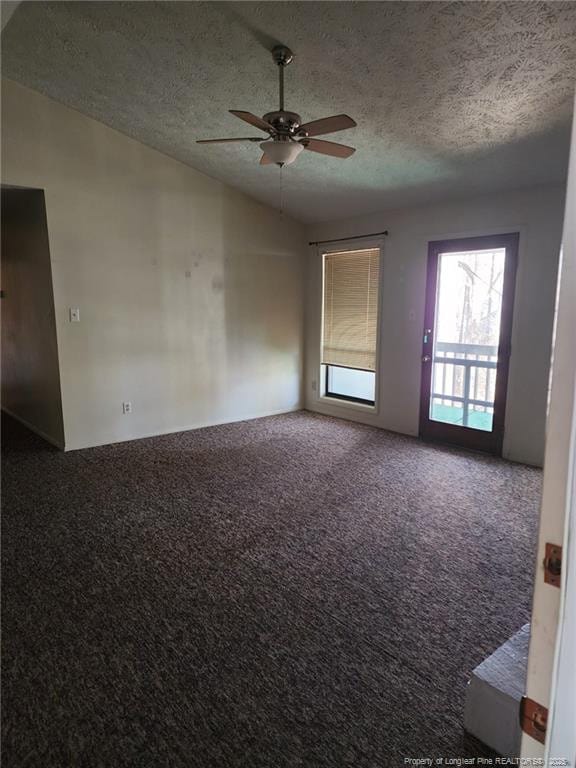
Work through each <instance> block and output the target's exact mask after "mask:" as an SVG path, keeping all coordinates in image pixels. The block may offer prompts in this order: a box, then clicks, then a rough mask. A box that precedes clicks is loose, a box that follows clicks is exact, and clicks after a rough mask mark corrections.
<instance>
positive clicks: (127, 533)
mask: <svg viewBox="0 0 576 768" xmlns="http://www.w3.org/2000/svg"><path fill="white" fill-rule="evenodd" d="M540 486H541V473H540V472H539V471H538V470H535V469H531V468H528V467H523V466H519V465H514V464H510V463H507V462H504V461H500V460H497V459H493V458H489V457H485V456H481V455H474V454H469V453H465V452H463V451H458V450H453V449H445V448H439V447H433V446H429V445H425V444H422V443H420V442H418V441H417V440H414V439H412V438H408V437H401V436H398V435H393V434H389V433H386V432H383V431H380V430H376V429H373V428H370V427H365V426H361V425H357V424H352V423H350V422H345V421H340V420H337V419H331V418H326V417H321V416H317V415H312V414H309V413H304V412H301V413H294V414H288V415H285V416H278V417H271V418H266V419H259V420H255V421H251V422H245V423H241V424H232V425H226V426H219V427H212V428H209V429H202V430H198V431H195V432H184V433H179V434H174V435H167V436H164V437H158V438H153V439H147V440H141V441H134V442H130V443H123V444H118V445H112V446H105V447H102V448H95V449H90V450H85V451H77V452H72V453H68V454H64V453H60V452H58V451H56V450H55V449H53V448H52V447H50V446H49V445H47V444H46V443H44V442H43V441H42V440H40V439H39V438H37V437H36V436H35V435H33V434H32V433H30V432H28V431H27V430H25V429H24V428H23V427H21V426H20V425H19V424H17V423H16V422H14V421H13V420H11V419H8V418H5V419H4V421H3V510H4V523H3V553H2V554H3V576H4V589H3V610H4V632H3V634H4V651H3V685H4V698H3V719H4V728H3V763H4V765H5V766H6V767H7V768H20V767H21V766H34V767H36V766H38V768H40V767H42V768H52V766H54V767H56V766H58V768H65V767H66V766H71V767H72V766H73V767H74V768H84V767H86V768H92V767H93V766H94V767H95V766H106V767H107V768H108V767H110V768H112V767H114V768H120V767H122V766H139V767H147V766H154V767H158V768H160V767H164V766H165V767H166V768H168V767H170V768H173V767H174V768H180V766H182V767H184V766H186V768H191V767H192V768H204V767H208V766H210V767H212V766H215V767H218V768H227V766H230V767H233V766H234V767H236V766H246V767H247V768H248V767H249V768H264V767H266V768H285V767H287V766H314V767H318V768H321V767H324V766H355V768H386V766H402V765H404V758H405V757H422V756H433V757H438V756H450V757H455V756H473V755H484V754H490V753H489V752H488V751H487V750H485V749H484V748H483V747H482V746H481V745H479V744H478V743H477V742H474V741H472V740H469V739H468V738H466V737H465V736H464V734H463V731H462V725H461V724H462V708H463V702H464V693H465V685H466V681H467V679H468V676H469V674H470V672H471V670H472V669H473V667H474V666H475V665H476V664H477V663H478V662H480V661H481V660H482V659H483V658H484V657H485V656H486V655H487V654H489V653H490V652H491V651H493V650H494V649H495V648H496V647H497V646H498V645H499V644H500V643H502V642H503V641H504V640H506V639H507V638H508V637H509V636H510V635H511V634H512V633H513V632H514V631H516V630H517V629H518V628H519V627H520V626H521V625H522V624H524V623H525V622H526V621H527V620H528V618H529V606H530V596H531V582H532V575H533V568H534V553H535V541H536V529H537V514H538V504H539V495H540Z"/></svg>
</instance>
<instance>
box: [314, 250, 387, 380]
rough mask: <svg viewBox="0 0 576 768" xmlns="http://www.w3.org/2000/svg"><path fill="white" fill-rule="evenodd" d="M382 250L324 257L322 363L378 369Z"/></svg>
mask: <svg viewBox="0 0 576 768" xmlns="http://www.w3.org/2000/svg"><path fill="white" fill-rule="evenodd" d="M379 274H380V249H379V248H367V249H364V250H358V251H340V252H339V253H326V254H324V318H323V334H322V363H324V364H325V365H342V366H346V367H348V368H362V369H365V370H369V371H374V370H375V369H376V336H377V322H378V317H377V316H378V284H379Z"/></svg>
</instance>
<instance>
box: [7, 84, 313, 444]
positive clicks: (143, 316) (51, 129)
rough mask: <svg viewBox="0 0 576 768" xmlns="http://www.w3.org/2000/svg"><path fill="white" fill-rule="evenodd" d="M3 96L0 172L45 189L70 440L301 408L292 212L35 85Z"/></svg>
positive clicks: (298, 233) (10, 87) (296, 236)
mask: <svg viewBox="0 0 576 768" xmlns="http://www.w3.org/2000/svg"><path fill="white" fill-rule="evenodd" d="M2 97H3V169H2V174H3V182H4V183H7V184H14V185H20V186H31V187H37V188H41V189H44V190H45V196H46V210H47V218H48V232H49V237H50V252H51V257H52V273H53V281H54V297H55V307H56V327H57V335H58V345H59V352H60V375H61V383H62V396H63V411H64V430H65V440H66V447H67V448H80V447H84V446H89V445H98V444H103V443H108V442H113V441H118V440H125V439H130V438H137V437H142V436H145V435H150V434H155V433H164V432H168V431H172V430H181V429H189V428H193V427H197V426H203V425H208V424H214V423H219V422H227V421H233V420H238V419H244V418H251V417H256V416H263V415H266V414H271V413H276V412H282V411H289V410H292V409H297V408H298V407H300V405H301V378H302V340H303V327H302V322H303V254H304V247H303V243H304V237H303V230H302V228H301V227H300V225H298V224H296V223H294V222H292V221H290V220H289V219H287V218H281V217H280V215H279V213H278V212H277V211H274V210H273V209H271V208H267V207H265V206H263V205H261V204H259V203H256V202H254V201H252V200H251V199H249V198H247V197H245V196H244V195H242V194H240V193H238V192H235V191H233V190H231V189H230V188H228V187H226V186H225V185H223V184H221V183H219V182H217V181H214V180H212V179H210V178H208V177H206V176H204V175H202V174H200V173H198V172H196V171H194V170H192V169H191V168H189V167H187V166H185V165H183V164H181V163H179V162H176V161H174V160H171V159H170V158H168V157H166V156H164V155H162V154H160V153H159V152H156V151H154V150H152V149H149V148H147V147H145V146H143V145H142V144H140V143H138V142H136V141H133V140H131V139H129V138H127V137H125V136H123V135H122V134H120V133H118V132H116V131H114V130H112V129H110V128H108V127H106V126H104V125H102V124H100V123H98V122H96V121H94V120H92V119H90V118H87V117H85V116H83V115H81V114H79V113H78V112H75V111H73V110H70V109H68V108H66V107H64V106H62V105H60V104H57V103H56V102H54V101H51V100H49V99H47V98H45V97H44V96H41V95H40V94H38V93H36V92H34V91H30V90H28V89H26V88H23V87H21V86H19V85H16V84H15V83H13V82H10V81H3V94H2ZM190 140H191V141H192V140H193V137H192V135H191V137H190ZM70 307H78V308H79V309H80V316H81V322H80V323H70V322H69V308H70ZM124 401H131V403H132V408H133V412H132V413H131V414H128V415H124V414H123V413H122V403H123V402H124Z"/></svg>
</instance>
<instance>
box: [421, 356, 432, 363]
mask: <svg viewBox="0 0 576 768" xmlns="http://www.w3.org/2000/svg"><path fill="white" fill-rule="evenodd" d="M430 360H432V358H431V357H430V355H424V356H423V357H422V362H423V363H429V362H430Z"/></svg>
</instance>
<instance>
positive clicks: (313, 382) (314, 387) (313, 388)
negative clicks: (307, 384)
mask: <svg viewBox="0 0 576 768" xmlns="http://www.w3.org/2000/svg"><path fill="white" fill-rule="evenodd" d="M317 387H318V383H317V381H316V379H312V390H313V391H314V392H316V389H317Z"/></svg>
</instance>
